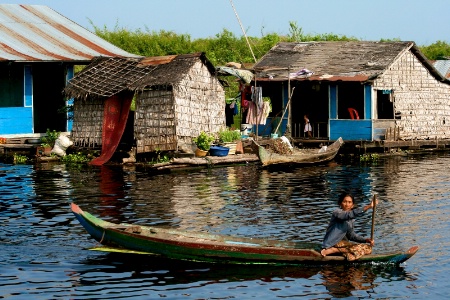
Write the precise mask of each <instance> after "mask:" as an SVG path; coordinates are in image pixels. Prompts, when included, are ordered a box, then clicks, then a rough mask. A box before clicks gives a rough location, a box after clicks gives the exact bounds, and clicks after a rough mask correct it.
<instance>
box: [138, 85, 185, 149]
mask: <svg viewBox="0 0 450 300" xmlns="http://www.w3.org/2000/svg"><path fill="white" fill-rule="evenodd" d="M134 134H135V138H136V145H137V153H144V152H151V151H155V150H174V149H176V146H177V138H176V133H175V114H174V107H173V92H172V91H167V90H165V89H164V90H163V89H162V90H145V91H144V92H142V93H140V94H138V96H137V97H136V111H135V119H134Z"/></svg>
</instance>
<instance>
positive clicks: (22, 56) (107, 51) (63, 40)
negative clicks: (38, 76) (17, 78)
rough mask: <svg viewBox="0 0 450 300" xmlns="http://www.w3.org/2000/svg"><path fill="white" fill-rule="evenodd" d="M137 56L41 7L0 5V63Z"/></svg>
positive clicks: (51, 10) (49, 9)
mask: <svg viewBox="0 0 450 300" xmlns="http://www.w3.org/2000/svg"><path fill="white" fill-rule="evenodd" d="M95 56H124V57H138V56H137V55H134V54H131V53H128V52H126V51H124V50H122V49H120V48H118V47H116V46H114V45H112V44H110V43H109V42H107V41H105V40H103V39H102V38H100V37H98V36H96V35H95V34H94V33H92V32H90V31H89V30H87V29H85V28H83V27H81V26H80V25H78V24H76V23H75V22H73V21H71V20H69V19H67V18H66V17H64V16H63V15H61V14H59V13H58V12H56V11H54V10H53V9H51V8H49V7H47V6H44V5H19V4H0V61H2V60H3V61H30V62H31V61H77V62H89V61H90V60H91V59H92V58H93V57H95Z"/></svg>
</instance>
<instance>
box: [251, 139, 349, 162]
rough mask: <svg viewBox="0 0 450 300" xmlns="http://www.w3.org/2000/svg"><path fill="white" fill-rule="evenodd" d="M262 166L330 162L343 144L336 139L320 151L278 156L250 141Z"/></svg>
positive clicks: (305, 150) (293, 150) (340, 140)
mask: <svg viewBox="0 0 450 300" xmlns="http://www.w3.org/2000/svg"><path fill="white" fill-rule="evenodd" d="M252 142H253V145H254V147H255V148H256V151H257V154H258V157H259V160H260V161H261V163H262V164H263V166H268V165H276V164H316V163H321V162H327V161H330V160H332V159H333V158H334V157H335V156H336V154H337V153H338V151H339V149H340V148H341V145H342V144H343V143H344V141H343V140H342V138H341V137H340V138H338V139H337V140H336V141H335V142H334V143H333V144H331V145H329V146H328V147H326V149H325V148H321V149H296V148H293V149H292V153H291V154H278V153H276V152H273V151H271V150H269V149H266V148H265V147H263V146H261V145H259V144H258V143H257V142H256V141H254V140H253V141H252Z"/></svg>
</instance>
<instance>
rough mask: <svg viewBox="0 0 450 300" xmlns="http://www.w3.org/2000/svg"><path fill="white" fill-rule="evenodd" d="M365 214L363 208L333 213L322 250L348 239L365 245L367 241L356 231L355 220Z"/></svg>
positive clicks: (339, 209)
mask: <svg viewBox="0 0 450 300" xmlns="http://www.w3.org/2000/svg"><path fill="white" fill-rule="evenodd" d="M363 214H364V209H363V208H355V209H352V210H350V211H345V210H343V209H341V208H338V209H336V210H335V211H333V214H332V215H331V220H330V224H329V225H328V228H327V232H326V234H325V237H324V239H323V243H322V248H325V249H328V248H330V247H333V246H334V245H336V244H337V243H338V242H340V241H342V239H344V237H346V238H347V239H348V240H349V241H354V242H361V243H364V242H365V241H366V240H365V239H364V238H363V237H361V236H359V235H357V234H356V233H355V231H354V229H353V228H354V222H355V218H357V217H360V216H362V215H363Z"/></svg>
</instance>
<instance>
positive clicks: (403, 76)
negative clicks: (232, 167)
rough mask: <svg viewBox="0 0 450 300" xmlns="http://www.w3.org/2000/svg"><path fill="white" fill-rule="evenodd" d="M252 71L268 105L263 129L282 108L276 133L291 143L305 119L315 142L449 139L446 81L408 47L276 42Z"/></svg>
mask: <svg viewBox="0 0 450 300" xmlns="http://www.w3.org/2000/svg"><path fill="white" fill-rule="evenodd" d="M254 71H255V77H256V85H257V86H260V87H262V91H263V96H265V97H270V98H271V101H272V113H271V115H269V120H268V124H270V123H271V120H270V119H271V118H272V119H273V118H275V117H278V118H279V117H281V115H282V112H283V111H285V110H286V111H287V113H286V114H285V116H284V118H283V120H282V124H283V127H282V128H283V130H284V131H285V130H288V131H289V133H290V134H291V136H292V137H293V138H301V137H303V136H304V132H303V128H304V125H303V116H304V115H308V116H309V119H310V121H311V124H312V125H313V135H314V137H316V138H317V137H320V138H325V139H330V140H335V139H337V138H338V137H342V138H343V139H344V140H347V141H385V140H393V139H395V140H399V139H401V140H416V139H423V140H426V139H449V138H450V130H449V126H450V81H449V79H446V78H445V77H444V76H443V75H442V74H440V73H439V72H438V71H437V70H436V68H434V67H433V65H432V64H431V63H430V62H429V61H428V60H427V59H426V58H425V57H424V55H423V54H422V53H421V52H420V50H419V49H418V47H417V46H416V45H415V44H414V43H413V42H364V41H345V42H341V41H339V42H307V43H279V44H277V45H276V46H274V47H273V48H272V49H271V50H270V51H269V52H268V53H267V54H266V55H264V56H263V57H262V58H261V59H260V60H259V61H258V62H257V63H256V65H255V66H254ZM289 99H290V101H289ZM286 108H287V109H286ZM271 130H273V126H272V128H271V127H270V126H263V125H260V126H259V131H260V132H261V133H263V134H264V133H265V134H270V131H271ZM284 131H283V132H284Z"/></svg>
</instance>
